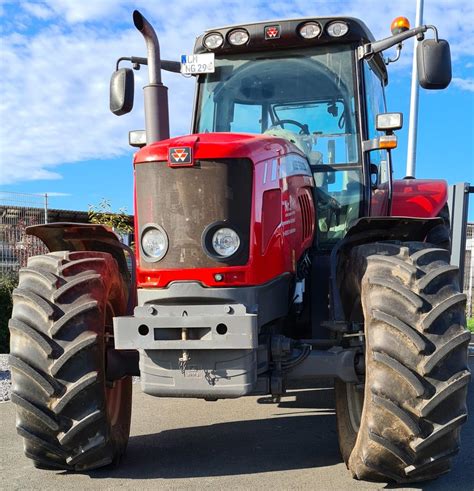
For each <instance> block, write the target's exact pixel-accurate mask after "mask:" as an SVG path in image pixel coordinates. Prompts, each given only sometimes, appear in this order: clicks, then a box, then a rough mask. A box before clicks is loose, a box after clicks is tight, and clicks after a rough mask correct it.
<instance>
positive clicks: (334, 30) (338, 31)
mask: <svg viewBox="0 0 474 491" xmlns="http://www.w3.org/2000/svg"><path fill="white" fill-rule="evenodd" d="M326 30H327V31H328V34H329V35H330V36H332V37H334V38H340V37H341V36H344V35H345V34H347V32H348V31H349V26H348V25H347V24H346V23H345V22H339V21H337V22H331V24H329V25H328V26H327V28H326Z"/></svg>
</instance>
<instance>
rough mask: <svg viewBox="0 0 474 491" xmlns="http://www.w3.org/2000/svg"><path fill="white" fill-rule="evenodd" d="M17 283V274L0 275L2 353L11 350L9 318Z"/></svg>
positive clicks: (0, 343) (0, 349) (0, 341)
mask: <svg viewBox="0 0 474 491" xmlns="http://www.w3.org/2000/svg"><path fill="white" fill-rule="evenodd" d="M17 284H18V276H17V275H16V274H4V275H2V276H0V353H8V352H9V351H10V349H9V348H10V332H9V331H8V320H9V319H10V317H11V315H12V292H13V289H14V288H16V285H17Z"/></svg>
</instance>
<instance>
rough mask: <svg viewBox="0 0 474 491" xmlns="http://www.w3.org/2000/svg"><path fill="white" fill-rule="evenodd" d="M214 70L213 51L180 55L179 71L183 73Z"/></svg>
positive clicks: (192, 73) (193, 73)
mask: <svg viewBox="0 0 474 491" xmlns="http://www.w3.org/2000/svg"><path fill="white" fill-rule="evenodd" d="M214 71H215V66H214V53H203V54H200V55H182V56H181V73H183V74H185V75H197V74H199V73H214Z"/></svg>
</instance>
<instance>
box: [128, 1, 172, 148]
mask: <svg viewBox="0 0 474 491" xmlns="http://www.w3.org/2000/svg"><path fill="white" fill-rule="evenodd" d="M133 23H134V24H135V27H136V28H137V29H138V30H139V31H140V32H141V34H142V36H143V37H144V38H145V43H146V48H147V60H148V80H149V83H148V85H146V86H145V87H143V97H144V101H145V130H146V143H147V145H149V144H150V143H154V142H157V141H160V140H166V139H167V138H169V137H170V123H169V109H168V88H167V87H165V86H164V85H163V83H162V82H161V58H160V44H159V42H158V37H157V35H156V32H155V30H154V29H153V27H152V25H151V24H150V23H149V22H148V21H147V20H146V19H145V17H143V15H142V14H141V13H140V12H139V11H138V10H135V11H134V12H133Z"/></svg>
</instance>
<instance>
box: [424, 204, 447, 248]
mask: <svg viewBox="0 0 474 491" xmlns="http://www.w3.org/2000/svg"><path fill="white" fill-rule="evenodd" d="M438 218H441V219H442V220H443V223H440V224H439V225H436V227H433V228H432V229H431V230H430V231H429V232H428V236H427V237H426V242H428V243H430V244H433V245H435V246H436V247H440V248H441V249H447V250H448V251H451V224H450V218H449V208H448V205H447V204H446V205H444V206H443V208H442V209H441V211H440V212H439V214H438Z"/></svg>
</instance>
